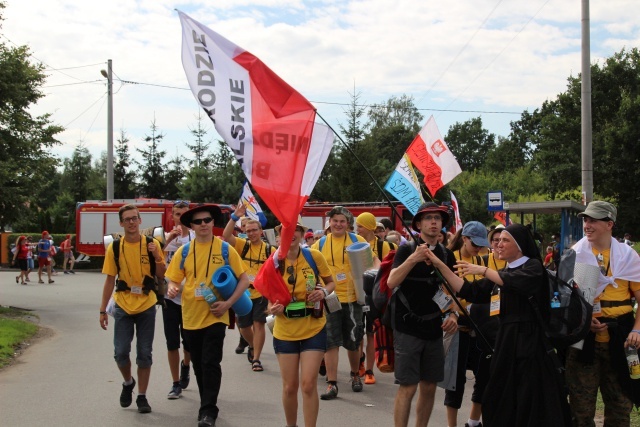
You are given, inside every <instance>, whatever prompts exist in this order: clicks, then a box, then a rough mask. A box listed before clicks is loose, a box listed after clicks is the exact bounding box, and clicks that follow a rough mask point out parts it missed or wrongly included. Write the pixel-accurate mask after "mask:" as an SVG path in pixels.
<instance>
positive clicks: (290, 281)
mask: <svg viewBox="0 0 640 427" xmlns="http://www.w3.org/2000/svg"><path fill="white" fill-rule="evenodd" d="M293 273H295V270H294V269H293V265H290V266H289V267H287V274H289V278H288V279H287V283H288V284H290V285H295V284H296V276H294V275H293Z"/></svg>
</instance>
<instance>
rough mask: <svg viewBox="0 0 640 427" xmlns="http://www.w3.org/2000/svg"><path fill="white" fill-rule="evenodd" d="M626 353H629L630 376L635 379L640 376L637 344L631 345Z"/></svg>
mask: <svg viewBox="0 0 640 427" xmlns="http://www.w3.org/2000/svg"><path fill="white" fill-rule="evenodd" d="M625 353H626V355H627V365H629V376H630V377H631V379H633V380H637V379H638V378H640V360H638V349H637V348H636V346H635V345H629V346H628V347H627V348H626V350H625Z"/></svg>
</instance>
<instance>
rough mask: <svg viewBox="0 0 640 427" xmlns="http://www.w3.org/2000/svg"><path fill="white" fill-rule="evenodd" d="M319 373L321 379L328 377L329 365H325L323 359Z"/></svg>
mask: <svg viewBox="0 0 640 427" xmlns="http://www.w3.org/2000/svg"><path fill="white" fill-rule="evenodd" d="M318 373H319V374H320V376H321V377H324V376H325V375H327V365H325V364H324V358H322V362H320V369H319V370H318Z"/></svg>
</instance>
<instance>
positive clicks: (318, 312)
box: [311, 284, 324, 319]
mask: <svg viewBox="0 0 640 427" xmlns="http://www.w3.org/2000/svg"><path fill="white" fill-rule="evenodd" d="M316 289H322V286H320V285H319V284H318V285H316ZM311 316H313V317H315V318H316V319H320V318H321V317H322V316H324V299H321V300H320V301H316V302H315V303H313V312H312V313H311Z"/></svg>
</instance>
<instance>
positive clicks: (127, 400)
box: [120, 378, 136, 408]
mask: <svg viewBox="0 0 640 427" xmlns="http://www.w3.org/2000/svg"><path fill="white" fill-rule="evenodd" d="M132 379H133V382H132V383H131V384H130V385H124V383H122V393H120V406H122V407H123V408H128V407H129V406H131V402H132V401H133V389H134V388H136V379H135V378H132Z"/></svg>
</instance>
